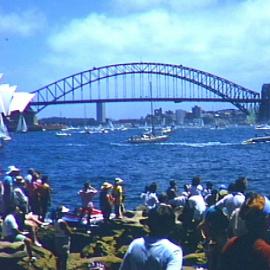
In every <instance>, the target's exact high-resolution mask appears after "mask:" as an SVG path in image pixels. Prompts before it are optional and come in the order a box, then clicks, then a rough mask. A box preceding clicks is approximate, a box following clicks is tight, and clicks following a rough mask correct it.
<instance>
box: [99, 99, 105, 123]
mask: <svg viewBox="0 0 270 270" xmlns="http://www.w3.org/2000/svg"><path fill="white" fill-rule="evenodd" d="M105 121H106V111H105V103H102V102H98V103H97V122H98V123H105Z"/></svg>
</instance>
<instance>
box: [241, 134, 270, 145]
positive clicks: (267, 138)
mask: <svg viewBox="0 0 270 270" xmlns="http://www.w3.org/2000/svg"><path fill="white" fill-rule="evenodd" d="M269 142H270V135H265V136H256V137H253V138H250V139H248V140H245V141H243V144H253V143H269Z"/></svg>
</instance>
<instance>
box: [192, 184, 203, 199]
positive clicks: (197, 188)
mask: <svg viewBox="0 0 270 270" xmlns="http://www.w3.org/2000/svg"><path fill="white" fill-rule="evenodd" d="M189 193H190V196H193V195H201V194H202V193H203V187H202V185H198V186H191V187H190V190H189Z"/></svg>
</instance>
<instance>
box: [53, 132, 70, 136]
mask: <svg viewBox="0 0 270 270" xmlns="http://www.w3.org/2000/svg"><path fill="white" fill-rule="evenodd" d="M55 135H56V136H57V137H68V136H71V133H67V132H63V131H59V132H56V133H55Z"/></svg>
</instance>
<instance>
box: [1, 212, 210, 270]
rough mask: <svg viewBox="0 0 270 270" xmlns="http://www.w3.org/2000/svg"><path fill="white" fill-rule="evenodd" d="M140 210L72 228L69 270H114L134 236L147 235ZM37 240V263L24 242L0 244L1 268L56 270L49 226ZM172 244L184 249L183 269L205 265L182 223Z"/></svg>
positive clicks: (51, 228)
mask: <svg viewBox="0 0 270 270" xmlns="http://www.w3.org/2000/svg"><path fill="white" fill-rule="evenodd" d="M142 218H143V217H142V211H140V210H137V211H127V212H126V213H125V216H124V217H123V218H122V219H117V220H111V221H110V223H109V224H102V223H100V224H98V225H96V226H92V227H91V231H90V232H89V231H88V232H85V230H82V229H80V228H76V227H74V228H73V234H72V238H71V253H70V255H69V259H68V270H75V269H76V270H87V269H89V264H91V263H92V262H102V263H103V264H105V265H106V269H111V270H117V269H119V266H120V264H121V261H122V258H123V256H124V254H125V252H126V250H127V248H128V245H129V243H130V242H131V241H132V240H133V239H134V238H137V237H141V236H144V235H145V234H147V228H146V227H145V226H143V225H141V223H140V219H142ZM38 237H39V240H40V242H41V243H42V247H37V246H33V252H34V256H35V257H37V260H36V261H34V262H31V263H30V262H29V261H28V257H27V254H26V252H25V250H24V245H23V243H20V242H16V243H10V242H5V241H0V269H12V270H24V269H35V270H39V269H40V270H41V269H42V270H55V269H56V257H55V255H54V246H53V238H54V229H53V226H51V225H49V226H48V227H46V228H40V229H39V231H38ZM171 238H172V239H173V241H174V242H176V243H178V244H180V245H181V246H182V248H183V250H184V254H188V255H186V256H185V257H184V265H185V268H184V269H192V267H191V266H193V265H198V264H200V265H202V264H204V263H205V255H204V253H203V251H202V248H201V247H200V246H198V247H197V248H196V251H195V253H194V252H192V254H190V253H189V243H187V242H186V236H185V235H183V229H182V226H181V224H176V228H175V231H174V234H173V235H172V236H171Z"/></svg>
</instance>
